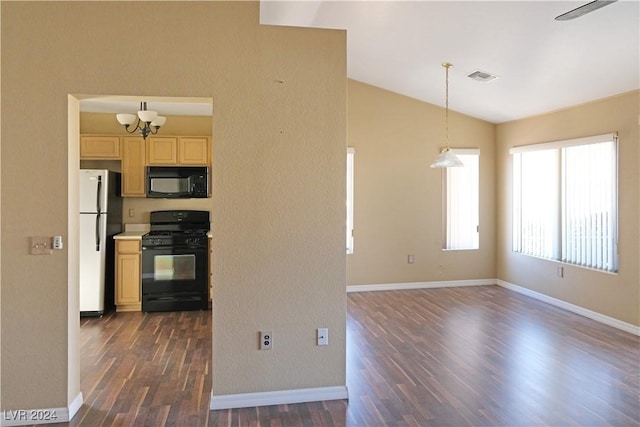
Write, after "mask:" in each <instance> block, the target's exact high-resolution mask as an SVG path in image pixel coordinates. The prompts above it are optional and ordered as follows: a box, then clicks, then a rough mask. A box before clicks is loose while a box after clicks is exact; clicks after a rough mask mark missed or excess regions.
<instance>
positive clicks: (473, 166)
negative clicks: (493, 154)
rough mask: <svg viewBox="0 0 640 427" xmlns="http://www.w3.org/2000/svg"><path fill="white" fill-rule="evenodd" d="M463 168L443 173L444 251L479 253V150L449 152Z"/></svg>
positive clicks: (447, 170) (451, 169)
mask: <svg viewBox="0 0 640 427" xmlns="http://www.w3.org/2000/svg"><path fill="white" fill-rule="evenodd" d="M452 151H453V152H454V153H455V155H456V156H458V158H459V159H460V160H461V161H462V163H463V164H464V166H463V167H456V168H447V169H446V173H445V186H446V190H445V197H446V201H445V211H446V212H445V216H444V217H445V245H444V247H445V249H478V248H479V246H480V238H479V232H478V231H479V218H480V210H479V187H480V183H479V175H480V150H477V149H454V150H452Z"/></svg>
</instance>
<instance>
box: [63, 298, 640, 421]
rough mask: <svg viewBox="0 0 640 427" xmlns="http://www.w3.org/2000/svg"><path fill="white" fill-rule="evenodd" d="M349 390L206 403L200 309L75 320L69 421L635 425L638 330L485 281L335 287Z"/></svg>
mask: <svg viewBox="0 0 640 427" xmlns="http://www.w3.org/2000/svg"><path fill="white" fill-rule="evenodd" d="M347 303H348V316H347V386H348V389H349V397H350V399H349V401H346V400H339V401H329V402H311V403H302V404H292V405H274V406H268V407H260V408H242V409H235V410H219V411H209V409H208V406H209V400H210V393H211V369H210V364H211V312H176V313H148V314H145V313H112V314H109V315H107V316H105V317H104V318H102V319H91V318H87V319H82V321H81V330H80V343H81V381H82V384H81V385H82V391H83V394H84V405H83V406H82V408H81V409H80V410H79V412H78V414H77V415H76V416H75V418H74V419H73V420H72V421H71V422H70V423H63V424H59V425H70V426H92V427H93V426H152V427H155V426H220V427H232V426H234V427H235V426H241V427H245V426H256V427H289V426H312V427H330V426H374V427H376V426H438V427H441V426H456V427H459V426H572V425H575V426H640V338H639V337H637V336H634V335H631V334H628V333H625V332H623V331H620V330H617V329H613V328H611V327H608V326H606V325H602V324H599V323H596V322H594V321H592V320H589V319H586V318H584V317H581V316H578V315H575V314H573V313H569V312H566V311H563V310H561V309H558V308H556V307H552V306H549V305H547V304H544V303H541V302H539V301H536V300H533V299H530V298H528V297H525V296H522V295H519V294H516V293H514V292H511V291H509V290H506V289H503V288H500V287H497V286H483V287H466V288H446V289H424V290H406V291H384V292H367V293H352V294H348V297H347Z"/></svg>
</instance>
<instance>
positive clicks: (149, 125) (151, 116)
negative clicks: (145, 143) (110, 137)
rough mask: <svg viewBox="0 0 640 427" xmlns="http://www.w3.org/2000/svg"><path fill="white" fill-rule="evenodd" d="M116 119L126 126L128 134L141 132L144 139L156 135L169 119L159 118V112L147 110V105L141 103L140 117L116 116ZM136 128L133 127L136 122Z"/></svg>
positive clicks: (130, 115)
mask: <svg viewBox="0 0 640 427" xmlns="http://www.w3.org/2000/svg"><path fill="white" fill-rule="evenodd" d="M116 119H117V120H118V123H120V124H121V125H122V126H124V129H125V130H126V131H127V132H128V133H134V132H135V131H138V132H140V135H141V136H142V138H143V139H147V136H149V135H155V134H157V133H158V129H160V127H161V126H163V125H164V122H166V121H167V118H166V117H164V116H159V115H158V112H157V111H151V110H147V103H146V102H141V103H140V110H139V111H138V116H137V117H136V115H135V114H125V113H122V114H116ZM136 119H138V121H137V122H136V125H135V127H131V125H132V124H133V122H135V121H136Z"/></svg>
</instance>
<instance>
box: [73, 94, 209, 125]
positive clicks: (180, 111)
mask: <svg viewBox="0 0 640 427" xmlns="http://www.w3.org/2000/svg"><path fill="white" fill-rule="evenodd" d="M78 98H80V111H82V112H83V113H114V114H115V113H131V114H135V113H136V112H137V111H138V110H139V109H140V103H141V102H146V103H147V110H153V111H157V112H158V115H160V116H211V115H213V103H212V102H213V100H212V99H211V98H184V97H183V98H176V97H160V96H145V97H140V96H89V95H86V96H82V95H81V96H78ZM114 120H115V119H114Z"/></svg>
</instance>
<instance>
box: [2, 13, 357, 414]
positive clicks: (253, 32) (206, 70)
mask: <svg viewBox="0 0 640 427" xmlns="http://www.w3.org/2000/svg"><path fill="white" fill-rule="evenodd" d="M0 7H1V8H2V10H1V19H2V22H1V24H2V25H1V37H2V53H1V54H2V57H1V61H2V82H1V85H2V87H1V89H2V100H1V108H2V109H1V112H2V130H1V131H2V134H1V137H2V139H1V141H2V158H1V162H2V163H1V175H2V176H1V181H0V182H1V183H2V187H1V188H0V196H1V212H0V214H1V218H2V229H1V237H2V239H1V240H2V242H1V259H0V262H1V264H2V271H1V273H0V283H1V285H2V289H1V291H2V301H1V304H2V306H1V310H0V311H1V328H2V330H1V335H2V348H1V352H0V354H1V363H2V366H1V368H2V369H1V374H2V377H1V379H0V386H1V394H0V399H1V405H2V408H1V409H5V410H8V409H12V410H15V409H19V408H20V409H26V408H46V407H65V406H67V405H68V404H69V403H70V401H71V399H73V398H74V397H75V396H76V395H77V394H78V392H79V391H80V390H79V380H78V373H79V368H78V365H77V360H76V355H75V354H76V353H75V349H76V348H77V345H78V343H77V336H75V334H76V332H77V328H78V322H77V319H73V312H77V310H78V309H77V287H76V286H77V285H76V284H74V283H71V282H72V281H74V279H75V277H76V276H77V273H76V272H77V261H75V260H74V259H72V258H73V257H74V256H75V254H77V245H78V242H77V222H76V221H75V220H74V219H73V212H74V211H75V210H74V208H77V200H76V199H77V198H76V197H75V196H74V195H73V194H71V193H72V192H73V191H74V188H76V186H75V183H74V182H73V181H74V180H75V179H76V178H77V172H76V173H74V172H73V170H74V169H75V168H77V165H78V153H77V151H75V148H70V147H76V146H77V143H78V140H77V132H79V125H78V124H77V123H76V124H74V125H69V126H68V122H69V120H71V121H72V122H73V120H74V119H73V117H68V114H69V113H68V111H67V97H68V94H96V95H132V96H137V95H155V96H169V97H171V96H189V97H208V98H213V100H214V104H215V111H216V116H215V126H214V132H213V138H214V141H215V145H214V157H213V181H214V186H215V189H216V191H214V196H213V199H212V202H213V206H214V207H215V208H214V210H213V229H214V232H215V235H216V239H214V255H215V256H214V283H215V290H214V293H215V295H216V299H215V303H214V310H213V324H214V336H215V340H214V343H213V360H214V363H213V365H212V375H213V393H214V394H215V395H223V394H230V393H245V392H252V391H269V390H282V389H298V388H305V387H321V386H334V385H344V384H345V313H346V298H345V297H346V295H345V274H346V272H345V270H346V267H345V256H344V215H345V209H344V193H345V190H344V188H345V179H344V149H345V145H346V77H345V76H346V60H345V56H346V52H345V34H344V32H341V31H324V30H304V29H297V28H278V27H264V26H259V25H258V4H257V3H253V2H229V3H226V2H190V3H180V2H175V3H173V2H158V3H149V2H130V3H129V2H65V3H57V2H39V3H35V2H24V3H22V2H2V4H1V6H0ZM149 11H153V13H149ZM69 108H70V111H72V112H71V115H72V116H73V115H74V114H77V112H73V111H74V109H73V108H71V107H69ZM76 111H77V110H76ZM34 117H37V118H38V120H37V122H38V124H37V125H35V126H34V125H33V118H34ZM76 117H77V116H76ZM76 121H77V120H76ZM68 129H70V130H68ZM70 132H71V133H70ZM70 143H71V144H72V145H71V146H70V145H69V144H70ZM69 212H71V216H69ZM56 234H62V235H63V236H65V238H66V239H67V242H66V243H67V245H66V250H63V251H59V252H55V253H54V254H53V255H50V256H31V255H28V245H27V242H28V236H31V235H47V236H52V235H56ZM70 257H71V258H70ZM68 313H72V314H71V317H69V314H68ZM317 327H328V328H329V329H330V333H331V337H332V338H331V345H330V346H328V347H317V346H315V343H314V337H315V329H316V328H317ZM70 328H71V329H72V331H71V333H70V332H69V329H70ZM267 328H268V329H270V330H272V331H273V332H274V337H275V339H274V343H275V344H274V349H273V350H271V351H258V350H257V346H258V340H257V333H258V331H259V330H260V329H267Z"/></svg>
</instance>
